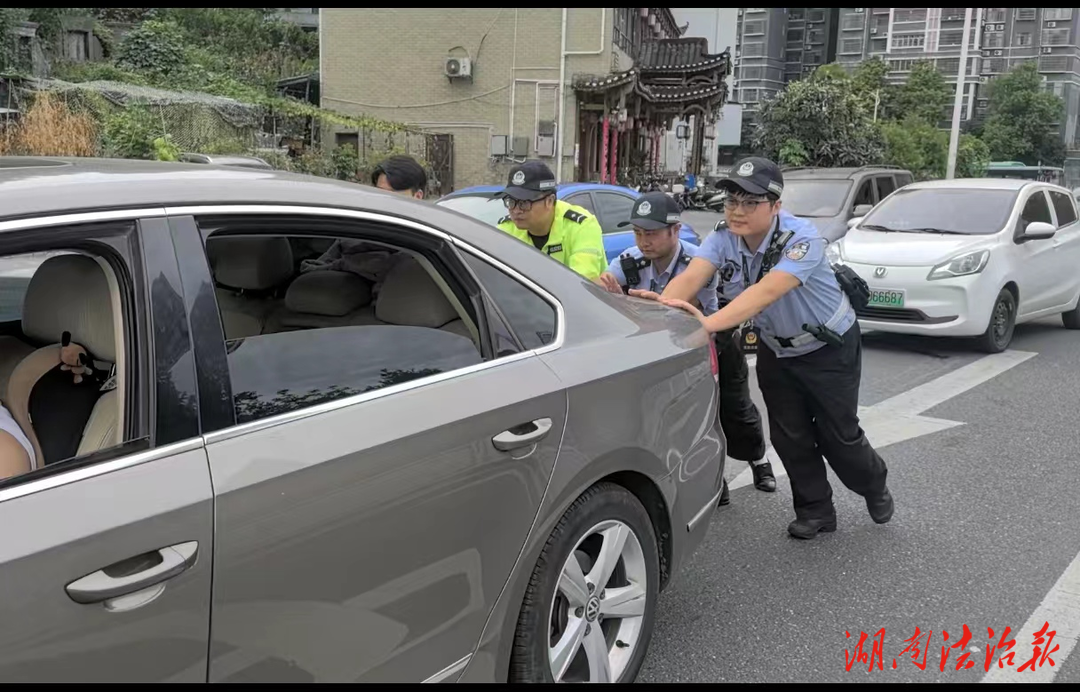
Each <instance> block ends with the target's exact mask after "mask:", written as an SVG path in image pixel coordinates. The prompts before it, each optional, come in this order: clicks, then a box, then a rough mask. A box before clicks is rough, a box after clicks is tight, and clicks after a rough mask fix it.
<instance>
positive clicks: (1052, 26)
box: [1046, 22, 1057, 29]
mask: <svg viewBox="0 0 1080 692" xmlns="http://www.w3.org/2000/svg"><path fill="white" fill-rule="evenodd" d="M1046 28H1047V29H1056V28H1057V22H1047V23H1046Z"/></svg>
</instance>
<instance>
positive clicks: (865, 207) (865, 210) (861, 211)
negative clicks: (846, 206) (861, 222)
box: [851, 204, 874, 216]
mask: <svg viewBox="0 0 1080 692" xmlns="http://www.w3.org/2000/svg"><path fill="white" fill-rule="evenodd" d="M873 208H874V205H873V204H856V205H855V209H854V210H852V212H851V213H852V215H854V216H866V215H867V214H869V213H870V210H871V209H873Z"/></svg>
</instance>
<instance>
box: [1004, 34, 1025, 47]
mask: <svg viewBox="0 0 1080 692" xmlns="http://www.w3.org/2000/svg"><path fill="white" fill-rule="evenodd" d="M999 35H1000V34H999ZM1016 45H1018V46H1030V45H1031V34H1030V33H1028V32H1024V33H1022V34H1017V35H1016Z"/></svg>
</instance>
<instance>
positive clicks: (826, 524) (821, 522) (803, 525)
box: [787, 517, 836, 540]
mask: <svg viewBox="0 0 1080 692" xmlns="http://www.w3.org/2000/svg"><path fill="white" fill-rule="evenodd" d="M787 530H788V533H790V534H791V535H792V536H794V537H795V538H802V539H803V540H810V539H812V538H814V537H815V536H817V535H818V532H819V531H825V532H826V533H832V532H833V531H835V530H836V517H827V518H825V519H796V520H795V521H793V522H791V523H790V524H788V527H787Z"/></svg>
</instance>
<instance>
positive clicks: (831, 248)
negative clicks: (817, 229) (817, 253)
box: [825, 240, 844, 264]
mask: <svg viewBox="0 0 1080 692" xmlns="http://www.w3.org/2000/svg"><path fill="white" fill-rule="evenodd" d="M825 257H826V259H828V260H829V264H843V263H844V253H843V251H842V250H841V247H840V241H839V240H834V241H833V242H831V243H829V244H828V245H826V246H825Z"/></svg>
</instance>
